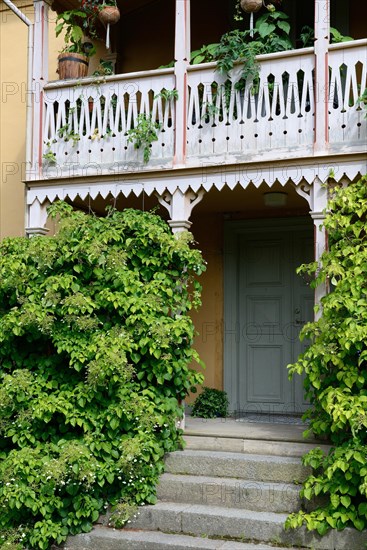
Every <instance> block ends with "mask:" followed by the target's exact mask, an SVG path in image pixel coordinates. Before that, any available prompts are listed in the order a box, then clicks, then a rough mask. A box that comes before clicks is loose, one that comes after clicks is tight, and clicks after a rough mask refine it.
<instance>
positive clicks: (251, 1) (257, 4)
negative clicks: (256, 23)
mask: <svg viewBox="0 0 367 550" xmlns="http://www.w3.org/2000/svg"><path fill="white" fill-rule="evenodd" d="M240 5H241V8H242V9H243V11H245V12H246V13H254V12H257V11H259V10H260V9H261V6H262V5H263V2H262V0H241V2H240Z"/></svg>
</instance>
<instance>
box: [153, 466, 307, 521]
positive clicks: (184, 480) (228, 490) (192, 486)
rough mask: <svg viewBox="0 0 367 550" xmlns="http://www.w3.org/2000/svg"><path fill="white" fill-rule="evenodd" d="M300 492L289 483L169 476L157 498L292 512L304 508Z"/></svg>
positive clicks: (264, 510) (164, 479)
mask: <svg viewBox="0 0 367 550" xmlns="http://www.w3.org/2000/svg"><path fill="white" fill-rule="evenodd" d="M299 489H300V488H299V487H297V486H296V485H292V484H290V483H272V482H269V481H267V482H262V481H250V480H244V479H234V478H229V477H208V476H191V475H180V474H168V473H166V474H163V475H162V476H161V478H160V480H159V485H158V488H157V496H158V499H159V500H162V501H179V502H183V503H185V502H186V503H189V504H207V505H211V506H224V507H226V508H228V507H229V508H233V507H234V508H237V509H244V510H252V511H259V512H288V513H290V512H296V511H297V510H299V509H300V507H301V504H302V502H301V498H300V496H299Z"/></svg>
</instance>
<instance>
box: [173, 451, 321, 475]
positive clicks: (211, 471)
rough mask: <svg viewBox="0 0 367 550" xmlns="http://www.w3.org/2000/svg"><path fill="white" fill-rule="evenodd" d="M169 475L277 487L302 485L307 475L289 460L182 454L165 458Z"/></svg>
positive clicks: (236, 455) (244, 455) (205, 452)
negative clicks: (267, 483) (203, 477)
mask: <svg viewBox="0 0 367 550" xmlns="http://www.w3.org/2000/svg"><path fill="white" fill-rule="evenodd" d="M165 463H166V467H165V471H166V472H168V473H171V474H187V475H199V476H200V475H204V476H212V477H213V476H219V477H232V478H239V479H246V480H255V481H273V482H279V483H293V482H297V483H299V482H302V481H303V480H304V479H305V477H306V476H307V475H308V473H309V471H310V470H308V469H307V468H305V467H304V466H303V465H302V463H301V460H300V459H299V458H297V457H292V456H267V455H253V454H241V453H233V452H220V451H218V452H215V451H214V452H213V451H206V450H204V451H201V450H192V449H189V450H185V451H176V452H175V453H170V454H168V455H167V457H166V461H165Z"/></svg>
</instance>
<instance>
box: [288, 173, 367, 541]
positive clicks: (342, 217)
mask: <svg viewBox="0 0 367 550" xmlns="http://www.w3.org/2000/svg"><path fill="white" fill-rule="evenodd" d="M366 221H367V176H364V177H362V178H361V179H360V180H359V181H358V182H357V183H353V184H351V185H349V186H348V187H347V188H336V189H334V190H333V197H332V200H331V201H330V203H329V212H328V214H327V216H326V219H325V222H324V226H325V229H326V231H327V232H328V236H329V250H328V251H327V252H325V253H324V254H323V256H322V258H321V266H318V265H317V264H316V263H312V264H309V265H303V266H301V268H300V269H299V271H300V273H305V274H307V275H311V276H312V277H313V278H314V285H315V286H316V285H318V284H320V283H321V282H325V281H329V282H330V284H331V285H332V292H330V293H329V294H328V295H327V296H325V297H324V298H323V300H322V316H321V317H320V319H319V320H318V321H316V322H313V323H308V324H307V325H306V326H305V327H304V328H303V330H302V337H303V338H308V339H310V341H311V345H310V346H309V348H308V349H307V350H306V351H305V353H304V354H303V355H301V356H300V358H299V359H298V361H297V362H296V363H294V364H293V365H290V366H289V370H290V374H291V376H293V375H294V374H296V373H297V374H302V373H304V374H305V387H306V391H307V395H308V398H309V399H310V401H311V404H312V406H311V408H310V409H309V410H308V411H307V412H306V414H305V418H306V419H308V420H309V422H310V428H309V431H310V432H312V433H314V434H315V435H316V436H317V437H321V438H327V439H328V440H329V441H331V443H332V449H331V451H330V452H329V454H328V455H326V454H324V453H323V452H322V451H321V450H320V449H315V450H313V451H311V452H310V453H308V454H307V455H306V456H305V457H304V463H305V464H306V465H310V466H312V468H313V470H314V472H313V474H312V475H310V476H309V477H308V478H307V479H306V481H305V483H304V486H303V490H302V493H301V494H302V495H303V496H304V497H305V498H306V499H307V500H310V499H312V498H313V497H318V496H323V497H324V499H326V501H325V503H324V504H320V505H319V506H318V507H317V508H316V509H315V510H313V511H311V512H304V511H300V512H298V513H296V514H292V515H291V516H290V517H289V518H288V520H287V523H286V526H287V527H291V528H295V527H299V526H300V525H302V524H303V523H305V524H306V525H307V527H308V528H309V529H316V530H317V531H318V532H319V533H320V534H321V535H323V534H325V533H326V532H327V531H328V529H330V528H335V529H344V528H345V527H347V526H351V527H355V528H356V529H359V530H363V529H366V528H367V232H366Z"/></svg>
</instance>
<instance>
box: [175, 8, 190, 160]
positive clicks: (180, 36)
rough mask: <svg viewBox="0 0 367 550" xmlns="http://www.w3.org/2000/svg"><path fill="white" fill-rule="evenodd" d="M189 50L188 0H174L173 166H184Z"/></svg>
mask: <svg viewBox="0 0 367 550" xmlns="http://www.w3.org/2000/svg"><path fill="white" fill-rule="evenodd" d="M190 50H191V45H190V0H176V27H175V77H176V90H177V92H178V99H177V101H176V127H175V130H176V131H175V155H174V159H173V162H174V165H175V166H184V165H185V162H186V141H187V138H186V132H187V93H188V88H187V66H188V65H189V63H190Z"/></svg>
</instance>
